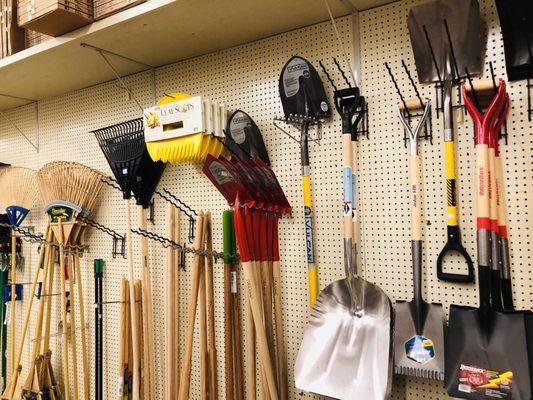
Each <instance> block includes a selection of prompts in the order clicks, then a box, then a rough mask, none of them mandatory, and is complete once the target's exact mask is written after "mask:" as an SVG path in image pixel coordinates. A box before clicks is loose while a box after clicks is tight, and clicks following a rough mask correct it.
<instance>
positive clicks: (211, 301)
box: [205, 211, 218, 400]
mask: <svg viewBox="0 0 533 400" xmlns="http://www.w3.org/2000/svg"><path fill="white" fill-rule="evenodd" d="M205 219H206V223H205V226H206V228H205V250H206V251H207V252H211V251H213V228H212V224H211V212H210V211H207V212H206V213H205ZM205 259H206V269H205V278H206V300H207V330H208V333H209V335H208V338H209V351H208V354H209V398H210V399H212V400H216V399H218V387H217V383H218V382H217V379H218V377H217V349H216V335H215V288H214V282H213V274H214V271H213V257H212V256H211V255H207V256H206V257H205Z"/></svg>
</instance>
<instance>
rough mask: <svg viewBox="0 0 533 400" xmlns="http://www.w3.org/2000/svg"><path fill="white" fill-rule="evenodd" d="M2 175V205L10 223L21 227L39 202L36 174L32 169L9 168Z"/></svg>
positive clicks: (0, 199) (0, 198) (0, 201)
mask: <svg viewBox="0 0 533 400" xmlns="http://www.w3.org/2000/svg"><path fill="white" fill-rule="evenodd" d="M2 172H3V173H2V174H1V175H0V187H1V188H2V190H1V191H0V203H1V204H2V207H4V208H5V210H6V213H7V216H8V218H9V223H10V224H11V225H14V226H20V224H21V223H22V221H23V220H24V218H26V216H27V215H28V213H29V212H30V209H31V208H32V207H33V206H34V205H35V202H36V201H37V195H38V191H37V189H36V186H37V185H36V181H35V175H36V172H35V171H34V170H33V169H30V168H24V167H7V168H5V169H3V170H2Z"/></svg>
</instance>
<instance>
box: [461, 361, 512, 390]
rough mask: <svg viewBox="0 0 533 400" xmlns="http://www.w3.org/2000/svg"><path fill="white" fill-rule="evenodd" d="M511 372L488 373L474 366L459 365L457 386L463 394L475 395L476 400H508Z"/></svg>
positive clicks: (488, 371) (510, 388)
mask: <svg viewBox="0 0 533 400" xmlns="http://www.w3.org/2000/svg"><path fill="white" fill-rule="evenodd" d="M512 385H513V372H512V371H506V372H498V371H490V370H487V369H485V368H481V367H477V366H475V365H465V364H461V367H460V368H459V385H458V387H457V389H458V390H459V391H460V392H463V393H475V394H476V395H478V397H476V398H483V399H510V398H511V396H512V391H513V390H512Z"/></svg>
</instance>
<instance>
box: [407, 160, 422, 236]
mask: <svg viewBox="0 0 533 400" xmlns="http://www.w3.org/2000/svg"><path fill="white" fill-rule="evenodd" d="M420 193H421V190H420V157H419V156H417V155H412V156H410V158H409V196H410V199H411V240H422V207H421V203H420V202H421V200H422V199H421V197H420Z"/></svg>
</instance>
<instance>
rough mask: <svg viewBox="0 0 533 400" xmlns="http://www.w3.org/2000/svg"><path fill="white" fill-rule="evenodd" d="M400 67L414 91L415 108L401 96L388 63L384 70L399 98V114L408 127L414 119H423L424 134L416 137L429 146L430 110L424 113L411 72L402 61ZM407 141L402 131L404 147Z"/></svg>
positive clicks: (423, 106) (431, 133)
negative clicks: (425, 141) (426, 142)
mask: <svg viewBox="0 0 533 400" xmlns="http://www.w3.org/2000/svg"><path fill="white" fill-rule="evenodd" d="M402 67H403V69H404V71H405V74H406V75H407V77H408V79H409V83H410V85H411V86H412V88H413V89H414V92H415V94H416V100H415V101H414V103H415V107H412V106H411V103H413V101H412V100H411V101H409V100H407V99H406V98H405V97H404V95H403V94H402V91H401V90H400V87H399V86H398V82H397V81H396V78H395V77H394V74H393V72H392V69H391V67H390V66H389V63H388V62H385V68H386V69H387V73H388V74H389V77H390V79H391V81H392V83H393V85H394V88H395V89H396V93H397V94H398V96H399V97H400V102H401V105H402V106H403V107H400V108H401V113H402V115H403V117H404V118H405V119H406V120H407V121H408V123H409V125H411V124H412V122H413V120H415V119H420V118H422V117H424V131H423V132H424V133H423V134H419V135H418V138H419V139H427V140H429V142H430V143H431V144H433V129H432V126H433V121H432V113H431V109H430V110H429V111H428V113H427V115H426V113H425V112H424V108H425V106H426V104H425V102H424V101H423V100H422V97H421V95H420V92H419V90H418V88H417V86H416V84H415V81H414V80H413V77H412V75H411V72H410V71H409V68H408V67H407V64H406V63H405V61H404V60H403V59H402ZM417 101H418V104H416V102H417ZM412 108H415V111H413V109H412ZM408 141H409V136H408V135H407V131H406V130H404V131H403V142H404V146H405V147H407V142H408Z"/></svg>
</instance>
